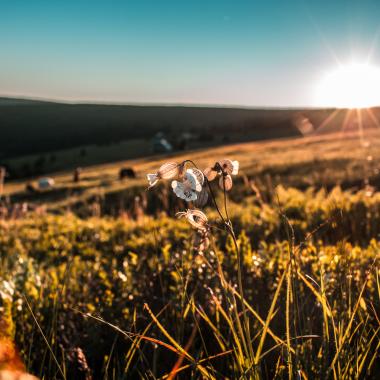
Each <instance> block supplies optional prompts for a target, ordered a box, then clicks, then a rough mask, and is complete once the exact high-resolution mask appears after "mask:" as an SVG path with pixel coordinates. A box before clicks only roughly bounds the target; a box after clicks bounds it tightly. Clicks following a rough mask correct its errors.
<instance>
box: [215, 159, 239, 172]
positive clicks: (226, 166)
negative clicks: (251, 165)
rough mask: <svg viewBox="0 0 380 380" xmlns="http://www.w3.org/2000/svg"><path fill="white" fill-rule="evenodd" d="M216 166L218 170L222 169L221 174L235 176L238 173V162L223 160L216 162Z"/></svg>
mask: <svg viewBox="0 0 380 380" xmlns="http://www.w3.org/2000/svg"><path fill="white" fill-rule="evenodd" d="M218 164H219V166H220V168H221V169H222V171H223V173H225V174H229V175H237V174H238V172H239V161H236V160H235V161H231V160H228V159H224V160H221V161H218Z"/></svg>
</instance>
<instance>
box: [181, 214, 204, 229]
mask: <svg viewBox="0 0 380 380" xmlns="http://www.w3.org/2000/svg"><path fill="white" fill-rule="evenodd" d="M177 217H178V218H186V219H187V220H188V222H189V223H190V224H191V225H192V226H193V227H195V228H196V229H198V230H205V229H207V223H208V219H207V216H206V215H205V214H204V213H203V212H202V211H201V210H197V209H193V210H187V211H186V212H179V213H177Z"/></svg>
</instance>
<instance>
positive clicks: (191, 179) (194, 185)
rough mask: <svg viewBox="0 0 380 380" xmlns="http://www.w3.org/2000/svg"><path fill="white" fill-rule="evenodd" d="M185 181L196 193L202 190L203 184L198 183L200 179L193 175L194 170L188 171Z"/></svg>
mask: <svg viewBox="0 0 380 380" xmlns="http://www.w3.org/2000/svg"><path fill="white" fill-rule="evenodd" d="M185 181H187V182H188V183H189V184H190V187H191V189H193V190H196V191H201V190H202V184H201V183H200V182H199V181H198V177H197V176H196V174H195V173H193V169H188V170H186V174H185Z"/></svg>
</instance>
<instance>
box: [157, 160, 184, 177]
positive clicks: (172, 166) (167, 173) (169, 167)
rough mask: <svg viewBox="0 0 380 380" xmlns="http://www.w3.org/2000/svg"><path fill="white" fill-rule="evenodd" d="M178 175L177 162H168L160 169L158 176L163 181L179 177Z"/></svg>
mask: <svg viewBox="0 0 380 380" xmlns="http://www.w3.org/2000/svg"><path fill="white" fill-rule="evenodd" d="M178 173H179V165H178V164H177V163H176V162H167V163H166V164H163V165H162V166H161V167H160V168H159V169H158V172H157V175H158V177H159V178H162V179H172V178H174V177H177V176H178Z"/></svg>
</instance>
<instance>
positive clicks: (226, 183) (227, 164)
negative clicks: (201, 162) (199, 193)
mask: <svg viewBox="0 0 380 380" xmlns="http://www.w3.org/2000/svg"><path fill="white" fill-rule="evenodd" d="M238 172H239V161H231V160H228V159H223V160H220V161H218V162H216V163H215V165H214V166H213V167H209V168H206V169H205V170H204V175H205V177H206V178H207V180H208V181H213V180H214V179H215V178H216V177H217V176H218V175H219V176H220V178H219V187H220V188H221V189H222V190H225V191H229V190H231V188H232V183H233V182H232V177H231V176H232V175H237V174H238Z"/></svg>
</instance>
